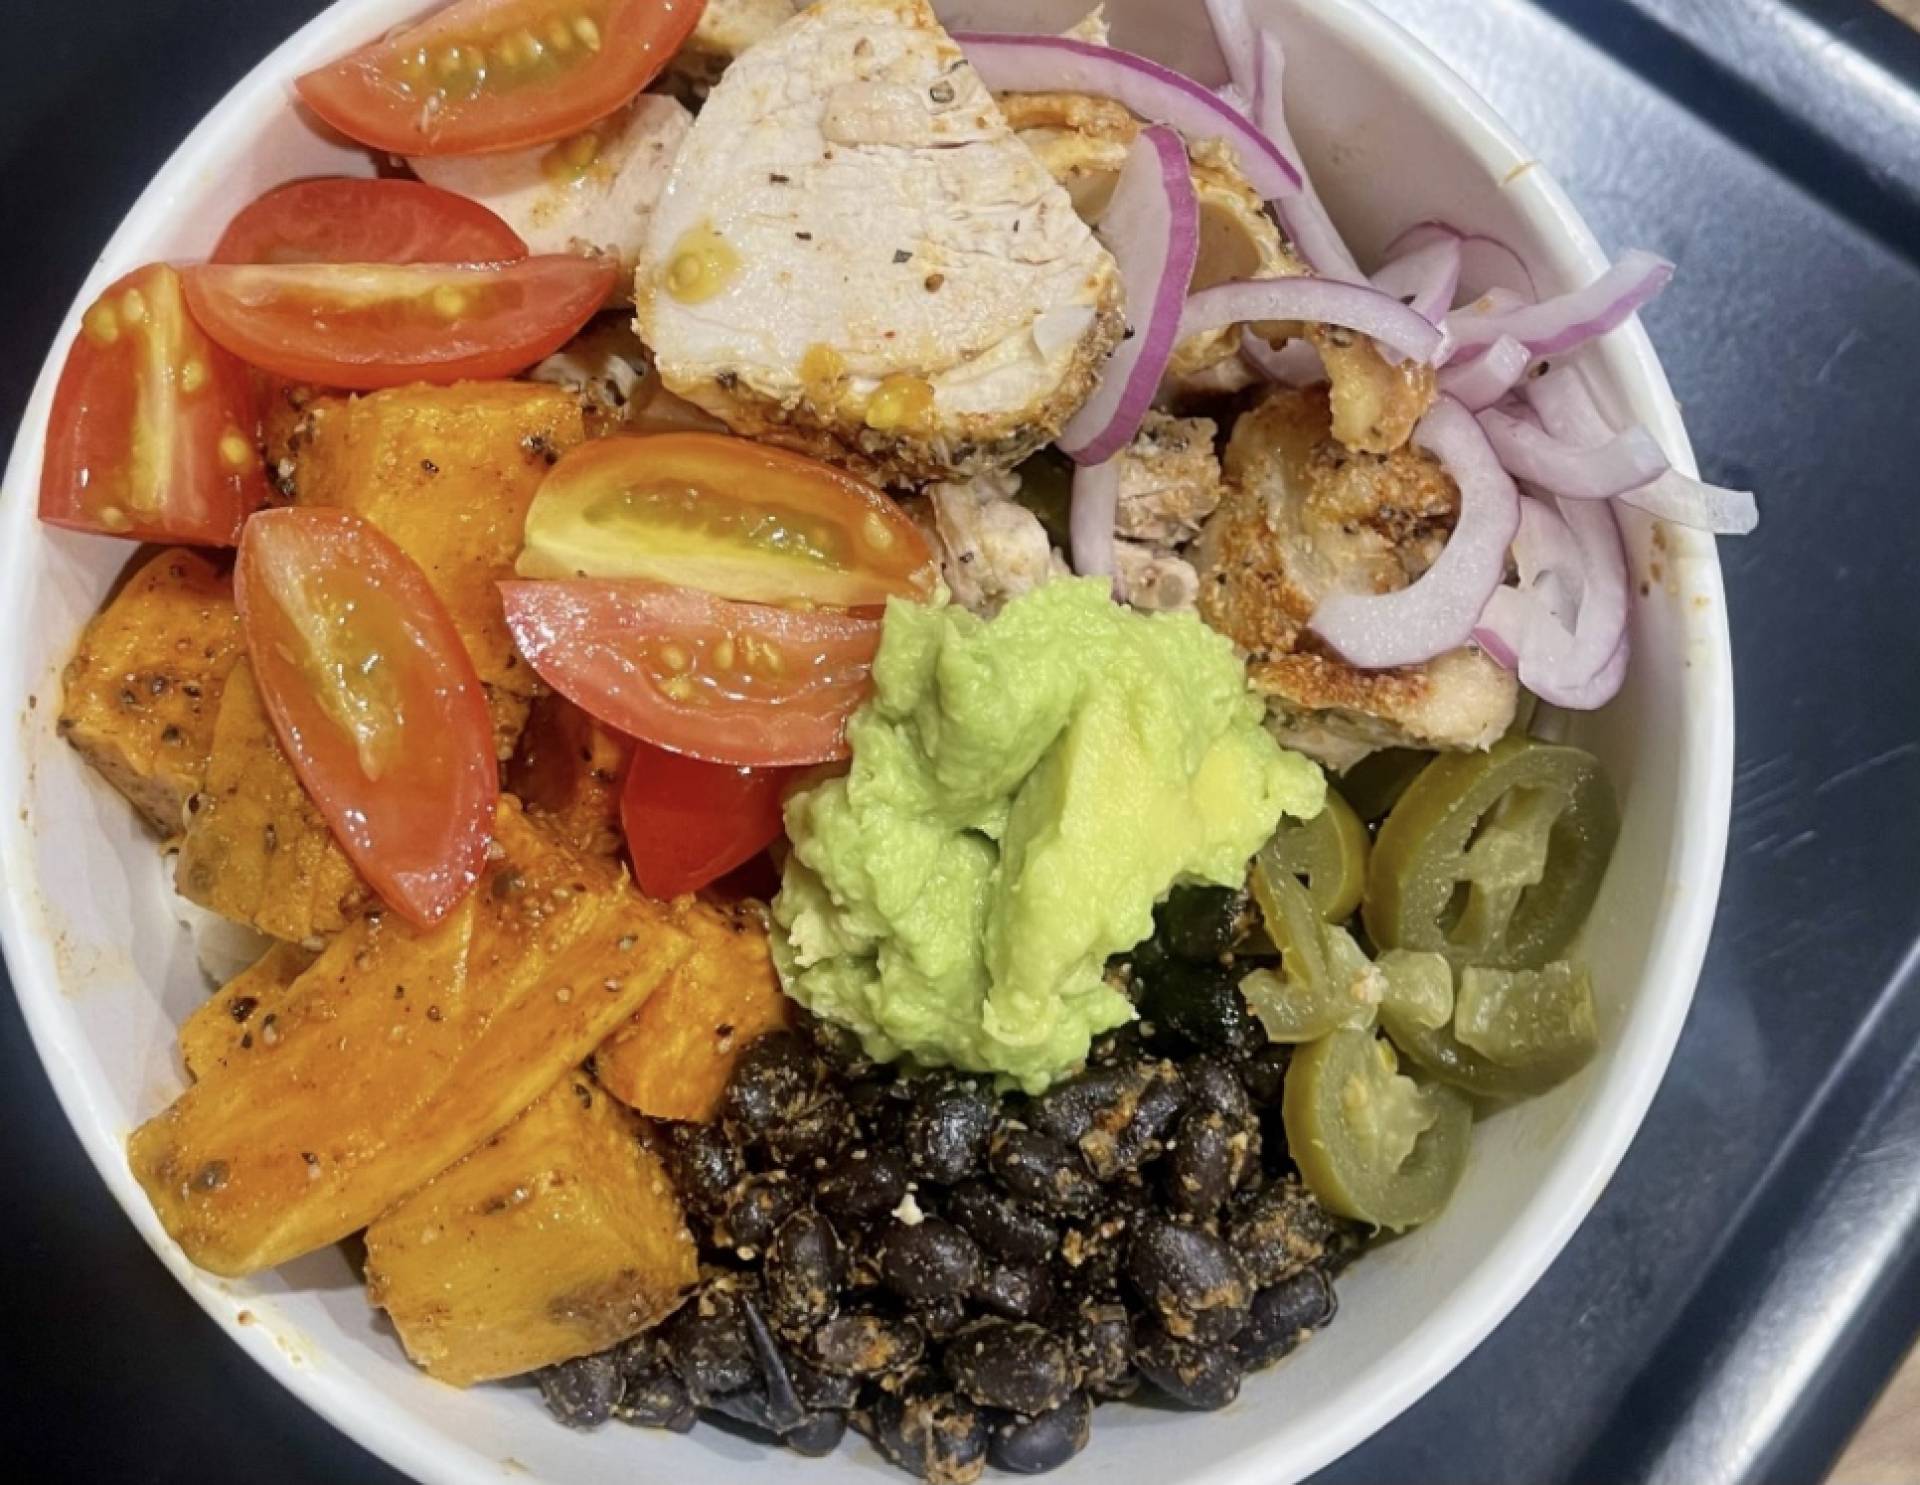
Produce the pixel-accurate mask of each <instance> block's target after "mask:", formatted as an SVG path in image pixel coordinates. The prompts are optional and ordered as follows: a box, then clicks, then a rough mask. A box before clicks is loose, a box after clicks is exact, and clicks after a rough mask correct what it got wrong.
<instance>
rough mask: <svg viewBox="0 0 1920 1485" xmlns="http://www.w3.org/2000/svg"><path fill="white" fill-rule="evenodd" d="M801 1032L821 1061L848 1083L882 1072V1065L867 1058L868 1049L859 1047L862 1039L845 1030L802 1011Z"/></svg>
mask: <svg viewBox="0 0 1920 1485" xmlns="http://www.w3.org/2000/svg"><path fill="white" fill-rule="evenodd" d="M800 1029H801V1031H802V1033H803V1034H804V1035H805V1036H806V1038H807V1039H808V1040H809V1041H811V1042H812V1043H813V1050H814V1051H815V1052H816V1053H817V1054H818V1055H819V1057H820V1060H821V1061H822V1062H824V1063H826V1065H827V1066H828V1067H829V1068H831V1069H832V1070H833V1072H834V1073H835V1074H836V1075H837V1076H839V1077H841V1078H844V1079H845V1080H846V1081H848V1082H850V1083H857V1082H860V1081H862V1080H863V1079H866V1078H870V1077H872V1076H873V1075H874V1074H875V1073H876V1072H878V1071H879V1069H880V1064H879V1063H877V1062H875V1061H874V1060H873V1059H872V1058H871V1057H869V1056H867V1052H866V1048H864V1047H862V1046H861V1045H860V1038H859V1037H857V1036H855V1035H854V1034H853V1033H852V1032H851V1031H848V1030H847V1029H846V1027H844V1026H836V1025H834V1024H833V1022H831V1021H822V1020H821V1019H820V1018H819V1017H817V1016H815V1015H813V1014H811V1013H809V1012H802V1013H801V1016H800Z"/></svg>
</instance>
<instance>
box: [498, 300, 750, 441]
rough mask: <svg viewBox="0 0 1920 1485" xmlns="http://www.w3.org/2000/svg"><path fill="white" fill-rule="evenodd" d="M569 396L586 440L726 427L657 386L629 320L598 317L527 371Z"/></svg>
mask: <svg viewBox="0 0 1920 1485" xmlns="http://www.w3.org/2000/svg"><path fill="white" fill-rule="evenodd" d="M527 380H528V381H534V382H545V383H546V384H547V385H548V386H550V387H560V388H563V389H564V390H566V391H568V392H571V393H572V394H573V395H574V398H575V399H576V400H577V401H578V402H579V404H580V415H581V417H583V418H584V419H585V420H586V427H587V437H589V438H605V437H607V436H609V435H610V434H615V433H690V432H700V433H725V432H726V431H727V429H726V425H725V424H724V423H722V422H720V421H719V419H717V418H710V417H708V416H707V415H706V414H705V413H703V412H701V411H700V409H699V408H697V407H695V406H694V405H693V404H692V403H691V402H687V401H684V400H682V399H681V398H678V397H676V396H674V395H673V393H671V392H669V391H668V390H667V389H666V388H665V387H663V386H661V385H660V374H659V373H658V372H657V371H655V370H654V368H653V358H652V357H651V356H649V355H648V354H647V348H646V347H645V346H643V345H641V344H640V337H639V336H637V335H635V334H634V333H633V321H632V319H631V318H630V317H628V316H625V315H621V316H619V317H617V318H616V317H612V316H603V317H602V318H600V319H599V320H596V321H595V322H594V323H593V324H591V325H589V326H588V327H587V328H586V329H585V330H582V331H581V332H580V333H579V334H578V335H576V336H574V338H573V339H572V340H570V341H568V342H567V343H566V345H564V346H563V347H561V348H560V349H559V350H557V351H555V352H554V353H553V354H552V355H551V356H549V357H547V359H546V360H544V361H542V362H541V363H540V364H539V365H538V366H536V367H534V368H533V370H531V371H529V372H528V373H527Z"/></svg>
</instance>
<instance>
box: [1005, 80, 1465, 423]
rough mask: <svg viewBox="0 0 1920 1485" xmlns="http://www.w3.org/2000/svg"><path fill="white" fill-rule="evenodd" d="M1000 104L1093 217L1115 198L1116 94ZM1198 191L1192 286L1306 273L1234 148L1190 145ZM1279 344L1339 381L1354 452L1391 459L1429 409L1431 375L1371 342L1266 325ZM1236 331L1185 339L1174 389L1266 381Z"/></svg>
mask: <svg viewBox="0 0 1920 1485" xmlns="http://www.w3.org/2000/svg"><path fill="white" fill-rule="evenodd" d="M1000 107H1001V109H1002V111H1003V112H1004V113H1005V114H1006V116H1007V121H1008V122H1009V123H1010V124H1012V125H1013V127H1014V129H1015V130H1016V131H1017V132H1018V133H1019V135H1020V137H1021V138H1022V139H1023V140H1025V141H1026V142H1027V144H1028V145H1029V146H1030V147H1031V148H1032V150H1033V152H1034V153H1035V154H1037V155H1038V156H1039V157H1040V160H1041V162H1042V163H1043V164H1044V165H1045V166H1046V167H1047V169H1048V170H1049V171H1051V172H1052V173H1053V176H1054V178H1055V179H1056V180H1058V181H1059V182H1060V183H1061V184H1062V185H1064V186H1065V187H1066V188H1067V190H1068V192H1069V193H1071V195H1072V196H1073V200H1074V205H1075V206H1076V207H1078V208H1079V210H1080V212H1081V214H1082V215H1084V216H1085V217H1086V218H1087V219H1088V220H1089V221H1095V220H1098V218H1099V215H1100V213H1101V212H1102V211H1104V210H1105V209H1106V205H1107V202H1108V200H1109V199H1110V198H1111V196H1112V195H1113V186H1114V181H1115V180H1116V179H1117V178H1118V177H1119V174H1120V167H1121V166H1122V165H1123V164H1125V163H1126V158H1127V149H1128V147H1129V146H1130V145H1131V144H1132V143H1133V140H1134V137H1135V136H1136V135H1137V134H1138V133H1139V132H1140V127H1141V125H1140V120H1139V119H1137V118H1135V117H1134V116H1133V114H1131V113H1129V112H1128V111H1127V110H1126V109H1125V108H1123V107H1122V106H1121V105H1120V104H1118V103H1115V102H1114V101H1113V100H1112V99H1110V98H1098V97H1093V96H1090V95H1088V94H1084V93H1009V94H1006V95H1004V96H1002V97H1001V99H1000ZM1188 149H1189V151H1190V153H1191V155H1192V159H1193V186H1194V192H1195V194H1196V195H1197V196H1198V197H1199V198H1200V257H1199V260H1198V262H1197V263H1196V264H1195V265H1194V270H1193V287H1194V288H1195V289H1196V290H1198V289H1207V288H1211V287H1212V286H1213V285H1215V284H1224V283H1228V282H1231V281H1233V280H1236V279H1249V278H1290V277H1294V276H1296V275H1299V274H1304V273H1306V272H1307V271H1308V269H1307V266H1306V264H1305V263H1303V262H1301V260H1300V259H1299V258H1298V257H1297V256H1296V255H1295V254H1294V251H1293V249H1292V248H1291V247H1290V246H1289V245H1288V244H1287V242H1286V240H1285V239H1284V238H1283V237H1282V236H1281V235H1280V229H1279V227H1278V226H1277V225H1276V224H1275V223H1274V219H1273V217H1272V216H1271V215H1270V214H1269V213H1268V211H1267V207H1266V203H1265V202H1263V201H1262V200H1261V199H1260V193H1259V192H1258V191H1256V190H1255V189H1254V188H1253V186H1252V184H1251V183H1249V182H1248V180H1247V178H1246V176H1245V175H1244V174H1243V173H1242V172H1241V170H1240V166H1239V162H1238V161H1237V159H1236V158H1235V156H1234V153H1233V150H1232V149H1231V147H1229V146H1228V145H1226V144H1224V143H1222V142H1221V141H1220V140H1217V139H1203V140H1192V141H1189V143H1188ZM1266 328H1268V329H1270V330H1271V331H1272V332H1274V334H1275V337H1276V343H1283V342H1284V341H1285V339H1287V338H1288V337H1290V336H1294V335H1301V334H1304V335H1305V337H1306V338H1307V339H1308V340H1310V341H1312V342H1313V344H1314V346H1315V347H1316V348H1317V349H1318V350H1319V352H1320V357H1321V360H1322V361H1323V362H1324V364H1325V366H1326V369H1327V374H1328V377H1329V378H1330V380H1331V381H1332V384H1333V431H1334V436H1335V437H1336V438H1338V439H1339V440H1340V441H1341V442H1342V443H1344V444H1346V445H1347V446H1348V447H1350V448H1356V449H1364V450H1367V451H1368V452H1370V453H1377V454H1387V453H1391V452H1393V450H1395V449H1397V448H1399V447H1400V446H1401V445H1402V444H1404V443H1405V442H1406V441H1407V438H1408V436H1409V435H1410V434H1411V433H1412V432H1413V425H1414V424H1415V423H1417V422H1419V421H1420V418H1421V416H1422V415H1423V414H1424V413H1425V412H1426V410H1427V408H1428V406H1429V405H1430V404H1431V403H1432V402H1433V369H1432V368H1431V367H1428V366H1422V365H1419V364H1417V363H1414V362H1406V363H1403V364H1402V365H1400V366H1397V367H1396V366H1390V365H1389V364H1388V363H1387V362H1386V361H1385V360H1384V359H1383V358H1382V357H1381V355H1380V353H1379V351H1378V350H1376V349H1375V348H1374V345H1373V342H1372V341H1370V340H1367V339H1366V338H1365V337H1363V336H1357V335H1354V334H1352V333H1351V332H1349V331H1345V330H1339V329H1335V328H1333V327H1331V326H1325V325H1308V326H1300V325H1294V324H1281V325H1274V326H1270V327H1266ZM1239 350H1240V329H1239V327H1238V326H1229V327H1227V328H1226V329H1223V330H1215V331H1210V332H1208V333H1207V334H1205V335H1196V336H1193V337H1191V338H1190V339H1188V340H1186V341H1184V342H1183V343H1182V344H1181V345H1180V347H1179V348H1178V349H1177V350H1176V351H1175V352H1174V357H1173V362H1172V364H1171V365H1170V366H1169V367H1168V368H1167V379H1168V384H1169V385H1170V386H1171V387H1173V388H1174V389H1176V390H1179V391H1191V392H1196V393H1207V392H1237V391H1240V390H1241V389H1243V388H1246V387H1250V386H1253V385H1255V384H1256V383H1257V382H1258V381H1259V380H1260V375H1259V373H1258V372H1257V371H1255V370H1253V369H1252V368H1250V367H1248V366H1247V365H1246V364H1245V363H1244V362H1243V361H1242V360H1241V359H1240V355H1239Z"/></svg>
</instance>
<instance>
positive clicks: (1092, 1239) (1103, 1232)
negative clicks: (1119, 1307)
mask: <svg viewBox="0 0 1920 1485" xmlns="http://www.w3.org/2000/svg"><path fill="white" fill-rule="evenodd" d="M1133 1225H1134V1216H1133V1214H1131V1213H1128V1212H1125V1211H1122V1210H1119V1209H1117V1208H1109V1209H1107V1210H1106V1211H1105V1212H1102V1213H1101V1214H1099V1216H1097V1217H1096V1218H1095V1219H1094V1220H1093V1221H1091V1222H1087V1223H1081V1224H1076V1225H1075V1226H1073V1227H1069V1228H1068V1229H1067V1230H1066V1232H1065V1233H1064V1234H1063V1235H1062V1236H1061V1239H1060V1257H1059V1265H1060V1269H1061V1272H1062V1274H1063V1276H1064V1277H1066V1278H1067V1279H1068V1280H1069V1281H1070V1282H1071V1283H1072V1285H1073V1288H1074V1289H1075V1290H1076V1291H1077V1292H1078V1293H1080V1294H1083V1295H1102V1296H1104V1295H1106V1294H1108V1293H1111V1292H1112V1291H1113V1290H1114V1289H1115V1288H1116V1286H1117V1285H1118V1284H1119V1282H1120V1270H1121V1268H1122V1266H1123V1265H1124V1264H1125V1262H1126V1256H1127V1234H1128V1233H1129V1232H1130V1231H1131V1230H1132V1228H1133Z"/></svg>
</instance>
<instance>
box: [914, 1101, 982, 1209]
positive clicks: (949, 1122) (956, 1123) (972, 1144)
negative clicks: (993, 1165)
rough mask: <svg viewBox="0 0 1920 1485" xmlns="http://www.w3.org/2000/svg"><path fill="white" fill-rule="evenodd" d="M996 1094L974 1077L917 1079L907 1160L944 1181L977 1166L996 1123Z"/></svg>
mask: <svg viewBox="0 0 1920 1485" xmlns="http://www.w3.org/2000/svg"><path fill="white" fill-rule="evenodd" d="M994 1102H995V1101H994V1098H993V1095H992V1092H991V1090H989V1089H986V1088H983V1087H981V1086H980V1084H979V1083H978V1082H977V1081H976V1080H974V1079H972V1078H964V1079H960V1078H946V1077H940V1076H930V1077H925V1078H921V1079H918V1080H917V1081H916V1083H915V1086H914V1095H913V1102H912V1104H911V1105H910V1107H909V1110H908V1113H907V1127H906V1142H907V1160H908V1163H909V1164H910V1165H911V1166H912V1167H913V1171H914V1173H915V1174H916V1175H918V1176H921V1177H923V1178H924V1179H926V1180H929V1181H933V1182H935V1183H937V1184H939V1185H942V1186H952V1185H954V1184H955V1183H957V1182H959V1181H963V1180H965V1179H966V1178H967V1177H968V1176H970V1175H972V1174H973V1172H974V1171H975V1170H976V1169H977V1168H978V1166H979V1164H980V1157H981V1156H982V1155H983V1154H984V1153H985V1152H986V1148H987V1135H988V1133H989V1132H990V1131H991V1130H992V1128H993V1116H994Z"/></svg>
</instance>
